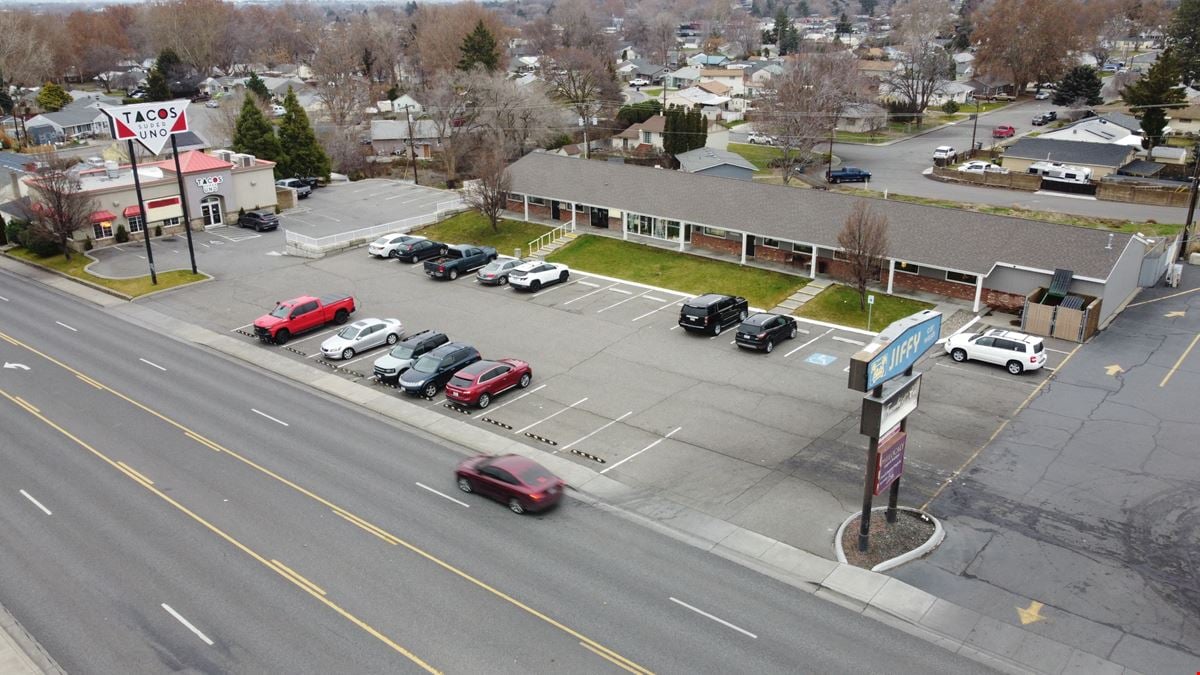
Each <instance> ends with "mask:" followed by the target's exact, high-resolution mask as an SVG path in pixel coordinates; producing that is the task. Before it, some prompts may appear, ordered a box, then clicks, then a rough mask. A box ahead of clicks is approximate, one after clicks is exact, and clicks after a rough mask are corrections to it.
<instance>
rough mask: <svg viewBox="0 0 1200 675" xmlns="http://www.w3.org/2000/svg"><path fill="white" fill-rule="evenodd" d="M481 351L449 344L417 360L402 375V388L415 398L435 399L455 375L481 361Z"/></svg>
mask: <svg viewBox="0 0 1200 675" xmlns="http://www.w3.org/2000/svg"><path fill="white" fill-rule="evenodd" d="M479 358H480V357H479V351H478V350H477V349H475V348H474V347H472V346H470V345H464V344H463V343H461V342H447V343H446V344H444V345H442V346H441V347H438V348H437V349H435V350H433V351H431V352H429V353H428V354H426V355H425V356H422V357H421V358H419V359H417V360H416V361H415V362H414V363H413V364H412V367H411V368H409V369H408V370H406V371H404V372H403V373H401V374H400V388H401V389H403V390H404V391H406V392H408V393H410V394H413V395H415V396H424V397H425V398H433V397H434V396H436V395H437V393H438V389H441V388H442V387H443V386H444V385H445V384H446V383H447V382H449V381H450V378H451V377H454V373H456V372H458V371H459V370H460V369H462V368H463V367H464V366H469V365H471V364H472V363H475V362H476V361H478V360H479Z"/></svg>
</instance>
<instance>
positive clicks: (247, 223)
mask: <svg viewBox="0 0 1200 675" xmlns="http://www.w3.org/2000/svg"><path fill="white" fill-rule="evenodd" d="M237 226H238V227H251V228H254V231H255V232H262V231H264V230H274V229H275V228H277V227H279V216H277V215H275V214H274V213H263V212H259V211H250V212H248V213H243V214H242V215H240V216H238V219H237Z"/></svg>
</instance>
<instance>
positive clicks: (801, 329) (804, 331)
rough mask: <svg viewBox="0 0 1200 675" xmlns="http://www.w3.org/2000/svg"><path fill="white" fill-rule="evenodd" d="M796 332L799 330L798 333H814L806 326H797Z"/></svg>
mask: <svg viewBox="0 0 1200 675" xmlns="http://www.w3.org/2000/svg"><path fill="white" fill-rule="evenodd" d="M796 332H797V333H803V334H805V335H812V331H810V330H808V329H806V328H799V327H797V328H796Z"/></svg>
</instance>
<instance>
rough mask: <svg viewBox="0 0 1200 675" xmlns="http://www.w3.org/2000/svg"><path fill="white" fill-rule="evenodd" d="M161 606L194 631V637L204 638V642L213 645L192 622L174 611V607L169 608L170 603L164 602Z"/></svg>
mask: <svg viewBox="0 0 1200 675" xmlns="http://www.w3.org/2000/svg"><path fill="white" fill-rule="evenodd" d="M162 608H163V609H165V610H167V613H168V614H170V615H171V616H173V617H175V620H176V621H178V622H179V623H181V624H183V625H184V626H186V627H187V629H188V630H190V631H192V632H193V633H195V634H196V637H198V638H200V639H201V640H204V643H205V644H207V645H208V646H209V647H211V646H213V641H212V640H209V639H208V636H207V635H205V634H204V633H201V632H200V629H199V628H196V627H195V626H193V625H192V622H190V621H188V620H187V619H185V618H183V617H182V616H180V614H179V612H176V611H175V610H174V609H171V606H170V605H168V604H167V603H165V602H164V603H163V604H162Z"/></svg>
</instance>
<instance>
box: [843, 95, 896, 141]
mask: <svg viewBox="0 0 1200 675" xmlns="http://www.w3.org/2000/svg"><path fill="white" fill-rule="evenodd" d="M887 121H888V113H887V110H885V109H884V108H883V106H880V105H877V104H875V103H850V104H848V105H846V106H844V107H843V108H842V110H841V112H839V113H838V116H837V130H838V131H849V132H853V133H860V134H861V133H869V132H872V131H877V130H879V129H885V128H887Z"/></svg>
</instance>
